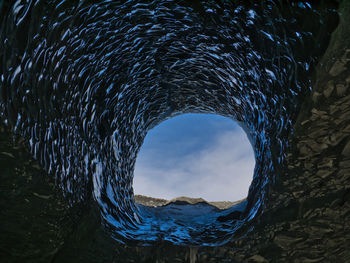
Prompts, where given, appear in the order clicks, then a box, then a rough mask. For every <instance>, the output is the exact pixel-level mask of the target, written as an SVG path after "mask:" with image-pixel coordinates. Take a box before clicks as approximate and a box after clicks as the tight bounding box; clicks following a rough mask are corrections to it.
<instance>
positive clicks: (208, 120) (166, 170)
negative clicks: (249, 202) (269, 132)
mask: <svg viewBox="0 0 350 263" xmlns="http://www.w3.org/2000/svg"><path fill="white" fill-rule="evenodd" d="M254 167H255V158H254V151H253V148H252V146H251V144H250V142H249V139H248V136H247V134H246V133H245V131H244V130H243V129H242V128H241V127H240V126H239V124H238V123H237V122H236V121H234V120H232V119H230V118H227V117H223V116H220V115H215V114H194V113H191V114H182V115H178V116H175V117H173V118H170V119H167V120H165V121H163V122H162V123H160V124H159V125H157V126H156V127H154V128H153V129H151V130H150V131H149V132H148V134H147V136H146V138H145V140H144V143H143V145H142V146H141V149H140V151H139V153H138V155H137V158H136V164H135V169H134V180H133V189H134V194H135V200H136V202H137V203H139V204H143V205H146V206H161V205H166V204H169V203H173V202H188V203H192V204H193V203H198V202H204V201H206V202H209V203H210V204H212V205H214V206H216V207H218V208H220V209H225V208H229V207H230V206H232V205H233V204H235V203H236V202H237V201H239V200H243V199H245V198H246V197H247V194H248V189H249V186H250V184H251V181H252V177H253V173H254Z"/></svg>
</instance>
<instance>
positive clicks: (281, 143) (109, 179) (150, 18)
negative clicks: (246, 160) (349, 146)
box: [0, 0, 328, 246]
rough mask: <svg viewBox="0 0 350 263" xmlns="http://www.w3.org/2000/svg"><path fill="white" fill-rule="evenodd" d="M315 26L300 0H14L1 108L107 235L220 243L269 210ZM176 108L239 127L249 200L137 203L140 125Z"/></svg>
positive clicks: (314, 16)
mask: <svg viewBox="0 0 350 263" xmlns="http://www.w3.org/2000/svg"><path fill="white" fill-rule="evenodd" d="M300 17H303V20H302V21H303V22H302V23H299V21H300V20H298V18H300ZM307 18H309V19H310V23H307V22H306V19H307ZM322 23H323V21H322V20H321V18H320V15H319V13H318V12H316V11H315V10H313V9H312V8H311V7H309V6H308V5H307V4H301V3H299V4H293V5H291V6H289V5H287V4H286V6H284V4H281V3H278V4H275V3H274V2H273V1H265V2H263V3H262V2H260V1H259V2H257V3H255V4H250V3H246V4H244V3H242V2H239V1H237V2H235V1H233V2H227V1H223V2H221V1H208V2H205V3H204V2H192V1H173V0H169V1H146V2H142V3H140V2H139V1H126V2H124V1H114V2H112V1H79V2H74V1H68V0H64V1H62V0H51V1H36V2H33V1H26V2H23V1H22V2H21V1H17V2H15V4H14V6H13V8H12V9H11V11H10V13H9V16H8V17H7V19H6V21H5V23H3V26H2V31H1V49H0V56H1V61H2V67H1V68H0V77H1V78H0V81H1V82H0V84H1V86H0V87H1V88H0V103H1V108H2V110H1V115H2V118H3V119H4V122H5V123H7V124H8V125H9V126H10V127H13V128H14V130H15V132H16V133H18V134H20V135H22V136H23V137H24V138H26V140H27V142H28V144H29V145H30V148H31V152H32V154H33V156H34V157H35V158H37V159H38V160H40V162H41V164H42V166H43V167H44V168H45V169H46V170H47V171H48V173H49V174H50V175H52V176H54V177H55V179H56V183H57V185H58V186H59V187H60V188H61V189H62V191H63V193H64V194H65V196H66V198H67V199H68V200H70V202H71V203H74V202H77V201H80V200H86V199H87V198H90V197H91V196H92V198H93V200H95V201H96V203H97V204H98V206H99V209H100V214H101V217H102V218H103V222H104V224H105V226H106V229H108V230H109V231H110V233H111V234H112V235H113V237H114V238H115V239H116V240H120V241H140V242H141V244H146V243H152V242H155V241H157V242H158V241H161V240H165V241H170V242H171V243H175V244H183V245H184V244H190V245H211V246H215V245H220V244H223V243H226V242H229V241H230V240H232V239H234V238H235V237H236V233H238V231H237V230H242V229H243V228H244V227H245V226H246V225H247V224H248V223H249V222H251V221H252V220H254V219H255V218H256V217H257V216H259V214H261V213H262V211H263V210H264V208H265V206H266V200H267V198H268V193H269V187H270V186H271V185H272V184H273V183H274V181H275V173H274V170H275V169H274V168H275V166H276V165H278V164H281V163H282V162H283V160H284V149H285V147H286V146H287V138H288V135H289V134H290V132H291V127H292V123H293V121H294V118H295V115H296V113H297V111H298V109H299V108H300V105H301V102H302V98H303V96H304V95H305V94H307V93H308V92H309V90H310V75H309V71H310V69H311V68H312V67H313V65H314V63H315V62H316V61H317V58H318V55H319V54H322V52H323V49H324V46H322V45H316V44H315V43H317V41H319V39H320V38H322V36H325V37H326V38H327V37H328V35H327V34H326V33H325V34H323V35H322V34H320V35H318V34H317V32H318V30H319V28H320V25H322ZM317 37H319V39H318V38H317ZM321 40H323V38H322V39H321ZM184 113H208V114H209V113H210V114H217V115H221V116H225V117H228V118H230V119H232V120H236V121H238V122H240V123H241V125H242V127H243V128H244V130H245V132H246V134H247V135H248V136H249V137H250V138H251V143H252V147H253V148H254V152H255V160H256V169H255V172H254V176H253V180H252V184H251V186H250V188H249V193H248V198H247V201H246V202H244V203H243V204H240V205H239V206H236V207H232V208H231V209H229V210H226V211H217V210H215V209H213V208H212V207H204V208H203V207H202V208H198V207H197V208H195V207H187V206H181V207H167V208H149V207H143V206H141V205H137V204H135V201H134V193H133V187H132V183H133V170H134V166H135V161H136V157H137V153H138V152H139V150H140V147H141V146H142V143H143V141H144V139H145V136H146V134H147V132H148V131H149V130H150V129H152V128H154V127H155V126H156V125H158V124H159V123H161V122H162V121H164V120H166V119H168V118H171V117H173V116H176V115H179V114H184ZM218 169H221V167H218ZM232 191H234V189H232ZM200 209H204V210H203V211H204V212H205V216H203V211H200ZM176 211H177V212H176ZM198 211H199V212H198ZM193 214H195V215H196V216H193ZM240 233H242V231H241V232H240Z"/></svg>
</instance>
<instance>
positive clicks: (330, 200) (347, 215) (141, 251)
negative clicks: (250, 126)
mask: <svg viewBox="0 0 350 263" xmlns="http://www.w3.org/2000/svg"><path fill="white" fill-rule="evenodd" d="M339 15H340V23H339V26H338V27H337V29H336V31H335V32H334V33H333V35H332V39H331V42H330V44H329V47H328V49H327V51H326V53H325V55H324V56H323V58H322V59H321V61H320V63H319V65H318V67H317V69H316V71H315V74H314V80H313V91H312V93H311V94H310V96H309V97H307V98H305V103H304V105H303V107H302V109H301V110H300V112H299V115H298V118H297V121H296V123H295V125H294V133H293V135H292V136H291V137H290V145H289V146H290V147H289V148H288V150H287V153H286V155H287V161H286V162H285V163H283V164H281V165H280V166H278V167H277V168H278V169H277V170H276V172H277V175H278V176H277V178H278V179H277V182H276V184H275V185H274V187H273V188H272V189H271V193H270V196H271V198H270V199H269V203H268V207H267V209H266V210H265V212H264V213H263V214H261V216H260V217H259V218H258V219H257V220H256V221H254V222H253V223H252V225H251V231H250V232H248V233H247V234H246V235H243V236H242V237H240V238H239V239H237V240H235V241H233V242H231V243H229V244H227V245H225V246H222V247H215V248H205V247H201V248H189V247H180V246H173V245H169V244H166V243H161V244H158V245H156V246H149V247H139V246H127V245H119V244H115V243H113V242H114V241H113V240H111V239H110V237H109V236H108V235H106V233H105V232H103V231H102V230H101V226H100V221H99V217H98V216H97V214H98V212H97V211H95V209H94V208H93V207H92V208H91V209H90V210H89V211H88V212H84V213H82V215H81V216H80V217H79V218H78V219H77V220H76V221H77V222H78V223H75V224H74V223H70V224H65V225H60V223H59V222H55V224H56V226H57V227H58V228H59V227H61V228H62V227H65V228H66V230H65V231H64V234H62V235H61V236H59V238H57V243H55V246H54V247H53V248H50V249H51V251H50V252H47V254H46V256H45V257H43V258H42V259H39V260H38V258H36V256H37V255H34V256H32V258H31V259H30V260H29V261H28V262H69V260H72V261H73V262H191V263H196V262H197V263H198V262H349V260H350V251H349V249H348V246H349V244H350V223H349V222H350V186H349V185H350V1H342V3H341V5H340V8H339ZM16 147H17V146H16ZM14 149H15V150H16V149H18V148H14ZM21 149H22V148H21ZM14 167H16V165H15V164H14ZM38 187H42V186H38ZM34 189H35V187H34ZM23 198H24V197H23ZM45 201H46V202H47V200H46V199H45V198H42V202H45ZM54 205H55V204H54ZM56 205H57V204H56ZM43 209H44V207H43ZM62 210H65V211H68V210H69V209H68V208H67V207H65V208H62ZM38 214H39V215H40V212H39V213H38ZM32 220H35V218H33V219H32ZM71 225H73V226H71ZM67 229H69V230H67ZM92 229H94V230H95V231H92ZM96 229H97V230H96ZM37 231H39V232H40V230H37ZM43 231H57V229H55V228H53V229H49V230H47V229H44V230H43ZM62 236H63V237H62ZM51 238H53V239H54V238H55V237H51ZM31 240H32V239H30V238H29V239H28V240H27V242H28V243H31ZM111 244H113V245H111ZM86 251H88V252H89V253H86ZM18 253H20V252H18ZM38 254H40V251H39V252H38ZM18 257H20V256H18ZM3 259H4V260H3V262H15V261H7V260H6V257H5V256H3ZM17 259H18V258H17ZM26 259H28V258H26ZM67 259H68V260H67Z"/></svg>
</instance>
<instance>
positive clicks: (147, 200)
mask: <svg viewBox="0 0 350 263" xmlns="http://www.w3.org/2000/svg"><path fill="white" fill-rule="evenodd" d="M244 200H245V199H242V200H238V201H235V202H232V201H216V202H208V201H206V200H204V199H203V198H191V197H186V196H180V197H176V198H174V199H171V200H166V199H161V198H154V197H149V196H144V195H135V201H136V203H138V204H140V205H144V206H152V207H157V206H165V205H169V204H172V203H177V204H180V203H184V204H192V205H194V204H198V203H207V204H208V205H212V206H215V207H217V208H219V209H228V208H230V207H231V206H233V205H236V204H238V203H240V202H243V201H244Z"/></svg>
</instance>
